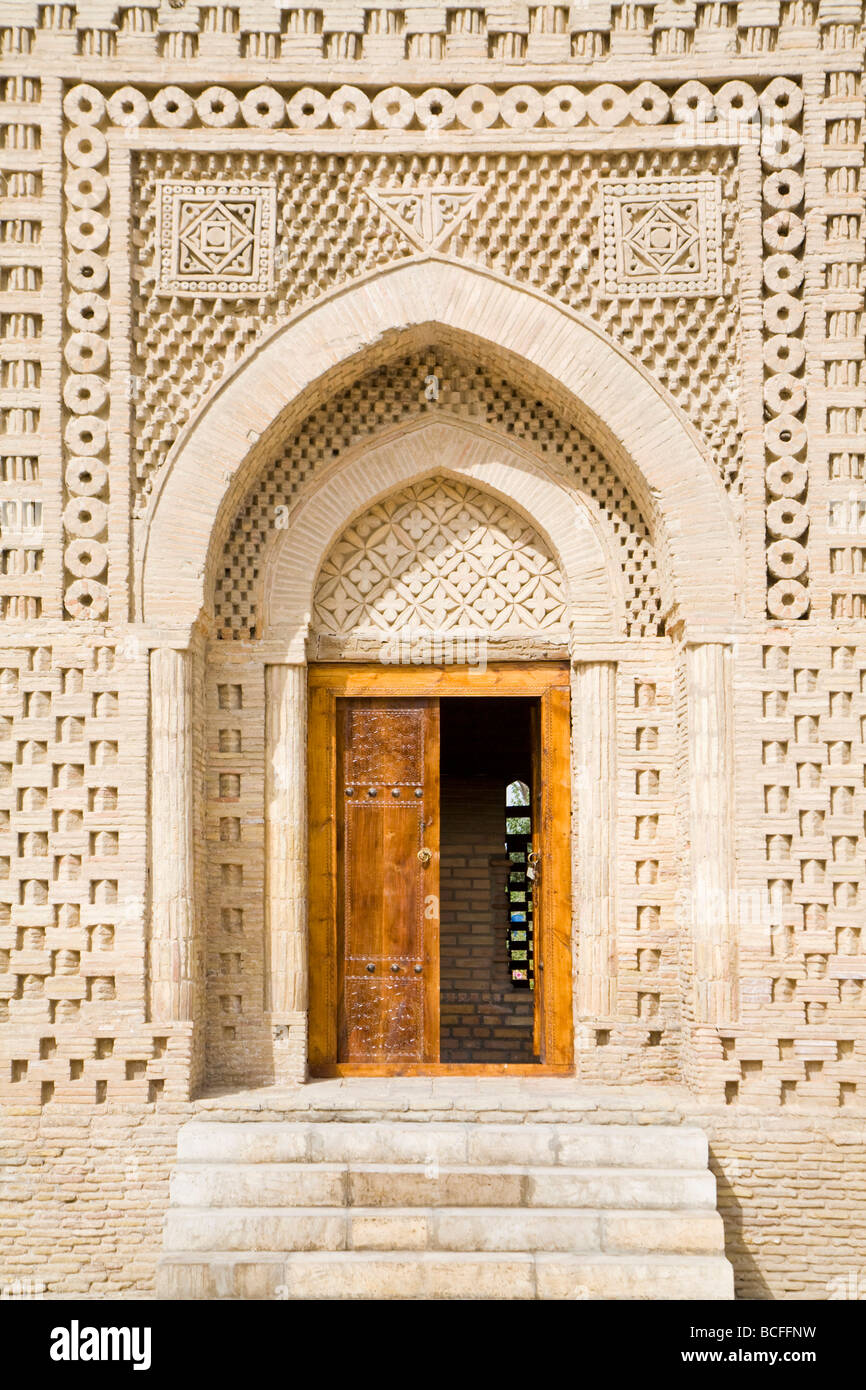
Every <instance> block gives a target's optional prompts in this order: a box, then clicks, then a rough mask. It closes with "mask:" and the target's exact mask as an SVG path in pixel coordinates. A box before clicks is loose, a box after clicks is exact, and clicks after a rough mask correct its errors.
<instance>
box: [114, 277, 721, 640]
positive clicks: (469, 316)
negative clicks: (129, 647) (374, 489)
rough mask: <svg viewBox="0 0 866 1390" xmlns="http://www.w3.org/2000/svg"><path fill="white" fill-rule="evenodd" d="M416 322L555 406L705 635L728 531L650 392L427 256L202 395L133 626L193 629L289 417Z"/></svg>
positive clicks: (159, 520) (183, 442)
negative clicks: (623, 499)
mask: <svg viewBox="0 0 866 1390" xmlns="http://www.w3.org/2000/svg"><path fill="white" fill-rule="evenodd" d="M425 326H426V329H427V331H428V332H429V331H430V330H431V329H432V328H433V326H435V331H437V332H439V333H441V334H443V335H445V336H450V337H451V338H452V339H453V338H455V337H461V338H462V339H463V340H464V341H466V342H470V343H471V342H472V341H476V342H477V341H479V340H480V341H481V342H483V343H485V344H488V345H492V346H493V347H494V348H495V349H496V350H497V351H499V352H501V353H504V354H505V355H506V356H507V357H508V358H509V359H510V360H511V361H513V362H514V364H515V368H516V370H519V372H520V374H521V375H522V377H523V379H524V380H526V381H530V382H532V384H533V387H534V389H536V390H538V391H539V392H540V393H541V392H545V393H547V394H548V395H549V396H552V397H554V398H556V397H558V398H559V399H561V400H563V401H567V402H568V403H569V404H570V406H571V407H572V413H573V414H574V416H575V418H577V419H578V420H579V422H580V425H581V428H583V429H584V430H585V432H586V433H587V435H588V436H589V437H590V438H591V439H592V440H593V442H594V443H596V444H597V445H598V447H599V448H600V449H601V450H602V451H603V452H604V453H605V454H606V455H607V457H608V458H609V460H610V461H611V463H612V464H613V465H614V466H615V467H616V468H617V470H618V471H619V472H620V473H621V476H622V477H623V479H624V481H625V482H626V483H627V485H628V486H629V488H630V490H631V491H632V492H633V494H634V496H635V498H636V501H637V502H638V505H639V506H640V507H641V508H642V510H643V513H644V515H645V517H646V518H647V521H648V522H649V524H650V525H651V526H652V528H653V533H654V539H655V543H656V546H657V549H658V551H659V554H660V557H661V562H662V573H661V579H662V583H663V586H664V588H665V601H666V606H667V608H668V610H669V611H671V610H675V611H677V612H678V613H679V615H680V616H682V617H684V618H686V619H687V620H690V621H693V622H696V623H701V622H712V623H713V624H715V625H718V623H719V622H725V621H731V620H733V619H734V618H735V617H736V616H737V614H738V611H739V593H740V591H741V588H742V584H741V580H740V565H741V557H740V550H739V545H738V541H737V532H736V525H735V520H734V517H733V514H732V511H731V508H730V505H729V502H728V499H727V497H726V494H725V491H724V487H723V485H722V483H721V480H720V478H719V476H718V473H717V470H716V469H715V467H714V464H713V461H712V459H711V458H710V457H709V456H708V453H707V450H706V447H705V445H704V444H703V443H702V442H701V441H700V439H699V437H698V435H697V432H696V431H695V429H694V427H693V426H692V425H691V424H690V423H689V422H688V421H687V420H686V419H685V417H684V416H683V414H682V412H681V411H680V410H679V409H678V408H677V407H676V406H675V405H674V403H673V401H672V400H671V398H670V397H669V396H668V394H667V393H666V392H665V391H664V390H663V388H662V387H661V386H659V384H658V383H657V382H655V381H654V380H653V379H652V377H651V376H650V375H649V373H647V372H646V371H645V370H644V369H643V368H641V367H639V366H638V365H637V364H635V362H634V361H632V360H631V359H630V358H629V357H627V356H626V354H625V353H624V352H622V351H621V350H620V349H619V348H618V347H617V346H616V345H615V344H614V343H612V342H611V341H610V340H609V339H608V338H607V337H606V336H605V335H604V334H603V333H601V331H600V330H599V329H598V328H597V327H596V326H595V325H594V324H592V323H591V322H588V321H587V320H585V319H583V318H581V317H580V316H579V315H577V314H576V313H574V312H573V311H571V310H569V309H567V308H566V307H564V306H562V305H560V304H558V303H555V302H553V301H551V300H550V299H548V298H547V297H546V296H544V295H541V294H539V293H537V292H535V291H532V290H529V289H527V288H526V287H525V286H515V285H514V284H512V283H509V282H506V281H504V280H502V279H501V278H499V277H497V276H496V275H493V274H491V273H490V272H488V271H485V270H482V269H480V268H478V267H474V266H467V265H457V264H454V263H453V262H450V261H445V260H440V259H436V258H430V259H427V260H417V261H412V262H408V263H401V264H400V265H397V266H394V267H389V268H387V269H385V270H384V271H381V272H378V273H377V274H376V275H375V276H373V277H371V278H369V279H367V280H364V281H361V282H353V284H352V285H351V286H349V287H346V288H344V289H341V290H339V291H335V292H334V293H333V294H332V295H330V296H329V297H327V298H324V299H322V300H321V301H318V302H317V303H316V304H315V305H314V306H312V307H311V308H307V309H305V310H303V311H301V312H300V313H298V314H297V315H295V316H294V317H293V318H292V319H291V320H290V321H289V322H288V323H286V324H285V325H283V326H282V327H280V328H279V329H277V330H275V331H274V333H273V334H272V335H271V336H270V338H268V339H267V340H266V341H265V342H263V343H262V344H260V345H259V346H258V347H257V348H255V349H254V350H253V351H252V352H251V353H250V354H249V356H248V357H247V358H246V359H244V361H243V362H242V363H241V364H240V365H239V367H238V368H237V370H236V371H235V372H234V373H232V374H231V375H230V376H229V377H227V378H226V379H225V380H224V381H223V382H222V383H221V384H220V386H219V387H218V388H217V389H216V390H215V391H214V392H213V393H212V394H211V396H210V397H209V398H208V400H207V401H206V402H205V404H204V405H203V407H202V408H201V410H200V411H199V412H198V414H197V415H196V417H195V418H194V420H193V421H192V422H191V423H190V425H189V426H188V427H187V429H186V430H185V431H184V432H183V433H182V435H181V436H180V438H179V439H178V441H177V443H176V444H175V446H174V449H173V450H172V453H171V454H170V456H169V459H168V461H167V463H166V467H165V469H164V470H163V474H162V475H161V477H160V479H159V482H158V485H157V487H156V488H155V490H154V497H153V499H152V502H151V508H150V512H149V515H148V518H147V523H146V528H145V537H144V544H143V552H142V556H141V560H140V564H139V566H138V590H139V593H140V596H141V609H142V616H143V617H144V619H145V620H146V621H150V622H156V623H161V624H163V623H167V624H171V625H172V626H178V625H180V626H191V625H192V623H194V622H195V620H196V618H197V617H198V615H199V613H200V612H201V610H202V608H203V607H204V602H205V594H206V592H207V583H208V564H209V559H210V558H211V557H212V556H213V555H214V554H215V553H219V551H220V550H221V548H222V544H223V543H224V540H225V536H226V534H227V531H228V528H229V526H230V525H231V521H232V518H233V516H234V513H235V510H236V508H237V505H238V502H239V500H240V498H241V497H242V496H243V495H244V494H245V492H246V491H247V488H248V487H249V484H250V482H251V480H252V478H253V477H254V476H255V475H256V473H257V472H258V471H259V469H260V468H261V467H262V466H263V464H264V462H265V460H266V459H268V458H269V457H270V456H271V455H272V454H273V452H274V450H275V449H276V448H277V447H278V443H279V441H280V440H281V438H282V437H283V436H284V434H285V432H286V429H287V427H288V425H289V423H290V422H291V421H292V418H293V411H296V412H300V413H302V414H305V413H307V412H308V410H309V409H311V408H312V406H313V405H314V404H315V403H316V401H317V400H318V399H321V398H323V397H324V396H325V395H327V394H328V393H329V392H330V391H333V390H334V389H335V386H336V384H337V383H338V382H339V380H340V378H341V376H342V375H343V374H345V373H346V372H351V371H352V369H353V364H358V363H359V362H360V361H362V360H363V361H364V362H365V363H369V362H370V361H371V359H378V360H383V361H384V360H389V359H390V357H391V356H394V355H396V354H397V353H398V352H400V351H401V350H405V339H406V335H408V334H411V333H412V332H419V331H421V330H424V328H425ZM355 370H357V365H356V367H355ZM179 557H180V558H179Z"/></svg>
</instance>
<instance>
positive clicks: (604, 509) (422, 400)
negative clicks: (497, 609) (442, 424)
mask: <svg viewBox="0 0 866 1390" xmlns="http://www.w3.org/2000/svg"><path fill="white" fill-rule="evenodd" d="M431 381H433V382H435V383H436V389H435V393H434V392H433V391H432V390H431V389H430V384H429V383H430V382H431ZM437 411H444V412H448V413H449V414H450V415H457V416H459V417H463V418H466V419H468V420H470V421H474V422H477V423H481V424H485V425H489V426H492V427H493V428H496V429H499V430H502V431H503V434H504V435H505V436H506V437H507V436H512V437H514V438H517V439H521V440H524V441H525V442H526V443H528V444H530V445H533V446H534V447H535V448H537V449H538V450H539V452H540V454H541V455H542V457H544V456H548V457H549V458H550V461H551V463H552V464H553V463H555V464H556V466H557V467H558V468H561V467H562V466H563V465H564V466H565V468H566V469H567V471H568V473H569V475H570V476H571V478H572V480H573V484H574V486H575V487H577V488H578V489H579V490H580V491H581V492H582V493H583V494H584V496H585V498H586V499H587V500H588V501H589V503H590V505H592V507H593V509H594V510H596V511H597V514H598V517H599V521H600V522H601V523H602V524H603V525H604V526H606V527H607V528H609V530H610V531H611V532H612V536H613V540H614V545H615V549H616V551H617V553H618V555H619V557H620V563H621V566H622V570H623V575H624V578H625V584H626V595H627V597H626V609H627V629H628V631H629V632H630V633H632V634H635V635H637V634H654V633H657V632H658V631H659V625H660V621H661V596H660V593H659V589H658V577H657V574H656V560H655V552H654V549H653V546H652V542H651V540H650V536H649V532H648V530H647V527H646V524H645V522H644V521H643V518H642V517H641V514H640V512H639V510H638V508H637V506H636V505H635V503H634V500H633V499H632V497H631V496H630V495H629V493H628V491H627V489H626V487H625V486H624V484H623V483H622V482H621V481H620V479H619V478H618V477H617V476H616V474H615V473H614V472H613V470H612V469H611V467H610V465H609V464H608V463H607V462H606V460H605V459H603V458H602V457H601V455H600V454H599V453H598V452H597V451H596V449H595V448H594V447H593V446H592V445H591V444H590V443H589V441H588V440H587V439H585V438H584V437H583V436H582V435H581V434H580V433H579V432H578V431H577V430H575V429H574V428H570V427H569V426H568V425H567V424H566V423H565V422H563V420H562V419H561V417H560V416H559V415H558V414H557V412H556V411H555V410H553V409H552V408H550V407H549V406H543V405H541V404H540V403H539V402H536V401H530V400H527V399H526V398H525V397H524V396H523V395H521V394H520V393H519V392H518V391H517V390H516V389H515V388H514V387H513V386H512V385H511V384H510V383H509V382H508V381H507V380H506V379H505V378H504V377H503V376H501V375H500V374H499V372H497V371H496V370H491V369H485V368H484V367H482V366H480V365H478V364H472V363H469V362H467V361H465V359H463V358H461V357H458V356H455V355H454V354H452V353H451V352H447V351H443V350H442V349H433V350H430V351H429V352H427V353H418V354H415V355H413V356H411V357H408V358H405V359H403V360H402V361H401V362H399V363H396V364H393V365H390V366H388V367H386V368H379V369H377V370H375V371H372V372H368V373H367V374H366V375H364V376H362V377H361V378H359V380H358V381H356V382H355V383H354V385H352V386H351V387H349V388H348V389H347V390H346V391H344V392H342V393H341V394H339V395H336V396H334V397H333V398H332V399H331V400H330V401H329V402H328V403H327V404H326V405H324V406H322V407H320V408H319V409H318V410H316V411H314V412H313V414H312V415H310V416H309V418H308V419H307V420H306V421H305V423H304V424H303V425H302V426H301V427H300V429H299V430H298V432H297V434H296V435H295V437H294V439H292V440H291V441H290V442H288V443H287V445H286V446H285V448H284V451H283V453H282V455H281V457H280V458H279V459H278V460H277V461H276V462H275V463H274V464H273V465H272V467H271V468H270V469H269V470H268V472H267V473H266V474H265V475H264V476H263V477H262V478H261V480H260V481H259V482H258V483H257V484H256V487H255V488H254V490H253V492H252V494H251V496H250V497H249V499H248V500H247V502H246V503H245V504H244V506H243V508H242V509H241V511H240V512H239V514H238V516H237V518H236V520H235V522H234V525H233V527H232V534H231V538H230V540H229V542H228V544H227V546H226V550H225V553H224V557H223V561H222V563H221V565H220V568H219V570H218V574H217V583H216V596H215V616H216V625H217V631H218V633H219V635H220V636H222V637H225V638H235V639H237V638H243V637H251V636H255V635H256V619H257V614H256V603H257V597H258V590H257V585H258V580H259V576H260V566H261V558H262V554H263V551H264V546H265V543H266V540H267V537H268V534H269V533H270V531H271V530H272V528H273V527H274V526H275V525H277V524H282V522H284V521H285V519H286V509H287V508H288V509H290V508H291V507H292V506H293V505H294V502H295V500H296V499H297V498H298V496H299V495H300V494H301V492H302V491H303V489H304V487H305V486H306V485H307V484H308V483H309V482H310V481H312V479H313V478H314V477H315V475H316V473H317V471H318V470H319V469H320V468H321V467H322V466H323V465H325V464H326V463H328V462H329V461H330V460H332V459H333V458H334V457H336V455H337V454H338V453H340V452H341V451H342V450H345V449H346V448H348V447H349V446H350V445H353V444H356V443H358V442H359V441H360V440H362V439H364V438H365V437H367V436H369V435H371V434H372V433H373V432H375V431H378V430H381V429H382V428H384V427H385V426H387V425H391V424H398V423H405V422H408V421H410V420H411V419H413V418H414V417H417V416H419V415H422V414H423V415H428V416H432V417H435V414H436V412H437Z"/></svg>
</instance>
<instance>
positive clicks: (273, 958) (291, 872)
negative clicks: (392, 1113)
mask: <svg viewBox="0 0 866 1390" xmlns="http://www.w3.org/2000/svg"><path fill="white" fill-rule="evenodd" d="M265 952H266V956H265V1012H266V1014H267V1016H268V1020H269V1023H270V1027H271V1034H272V1038H273V1047H274V1080H275V1081H277V1082H280V1081H282V1082H289V1083H291V1082H300V1081H303V1080H304V1077H305V1075H306V1063H307V968H308V967H307V668H306V665H305V664H300V663H299V664H296V665H279V666H277V665H274V666H267V667H266V668H265Z"/></svg>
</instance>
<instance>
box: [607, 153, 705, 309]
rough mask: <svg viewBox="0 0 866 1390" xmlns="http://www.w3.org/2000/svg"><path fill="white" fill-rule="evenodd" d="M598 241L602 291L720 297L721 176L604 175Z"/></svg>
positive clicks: (624, 293)
mask: <svg viewBox="0 0 866 1390" xmlns="http://www.w3.org/2000/svg"><path fill="white" fill-rule="evenodd" d="M602 243H603V248H604V255H603V264H604V289H605V293H606V294H608V295H633V296H636V297H640V296H643V295H710V294H721V293H722V244H721V186H720V180H719V178H718V177H717V176H716V175H714V174H699V175H691V176H686V177H683V178H674V179H633V180H623V179H605V180H603V182H602Z"/></svg>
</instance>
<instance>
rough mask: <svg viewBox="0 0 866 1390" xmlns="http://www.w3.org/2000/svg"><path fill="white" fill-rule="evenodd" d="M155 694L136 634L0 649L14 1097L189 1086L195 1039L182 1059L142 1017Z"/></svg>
mask: <svg viewBox="0 0 866 1390" xmlns="http://www.w3.org/2000/svg"><path fill="white" fill-rule="evenodd" d="M146 698H147V663H146V654H145V652H144V650H143V649H142V648H140V647H139V644H138V643H136V642H134V641H131V642H129V643H128V644H126V645H121V646H117V645H115V644H113V643H111V642H107V641H99V640H95V641H93V642H92V644H90V645H87V646H86V645H85V644H84V643H81V644H77V645H73V644H71V643H55V644H54V645H53V646H48V645H46V646H39V647H21V648H7V649H6V650H5V651H3V652H2V654H0V841H2V852H0V871H2V881H0V1019H2V1021H4V1022H6V1023H8V1024H9V1025H10V1027H9V1028H7V1029H4V1030H2V1033H0V1039H2V1042H0V1046H2V1048H3V1058H4V1065H3V1067H2V1070H0V1088H2V1092H3V1094H4V1096H5V1097H6V1098H7V1099H9V1100H14V1099H17V1100H18V1101H21V1102H32V1101H34V1100H35V1101H37V1102H38V1101H42V1102H45V1101H48V1100H68V1101H82V1102H84V1103H88V1104H93V1103H95V1102H99V1101H103V1100H106V1099H108V1098H111V1099H113V1100H123V1099H128V1100H137V1101H146V1100H155V1099H156V1098H157V1097H158V1096H159V1095H161V1094H162V1093H163V1091H164V1090H165V1089H166V1088H167V1092H168V1091H172V1090H173V1091H174V1093H175V1094H178V1093H179V1089H180V1090H182V1089H183V1086H184V1084H185V1081H184V1080H183V1076H184V1072H185V1068H186V1063H187V1058H186V1055H185V1051H184V1048H183V1046H181V1051H180V1054H179V1056H178V1057H177V1059H176V1061H177V1062H179V1064H180V1065H177V1064H176V1061H175V1045H176V1044H175V1040H174V1039H173V1038H171V1037H170V1030H167V1029H164V1028H163V1029H161V1030H160V1029H154V1028H153V1027H150V1026H149V1025H147V1024H146V1023H144V1021H143V1019H144V1011H143V989H144V978H145V963H144V951H145V942H144V931H143V923H144V917H145V901H144V866H143V862H142V858H141V855H140V853H137V852H136V848H137V845H139V846H140V844H143V842H144V837H145V827H144V816H145V806H146V760H145V748H146V728H145V725H144V723H143V721H142V720H141V718H140V716H141V713H142V712H143V710H144V709H145V708H146ZM135 713H138V715H139V719H138V722H134V721H133V715H134V714H135ZM131 721H132V722H131ZM157 1034H158V1035H159V1036H157Z"/></svg>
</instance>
